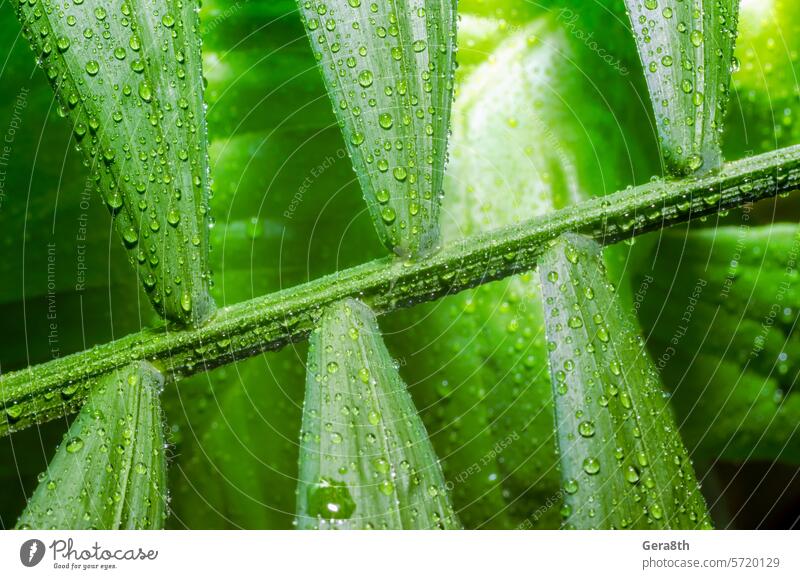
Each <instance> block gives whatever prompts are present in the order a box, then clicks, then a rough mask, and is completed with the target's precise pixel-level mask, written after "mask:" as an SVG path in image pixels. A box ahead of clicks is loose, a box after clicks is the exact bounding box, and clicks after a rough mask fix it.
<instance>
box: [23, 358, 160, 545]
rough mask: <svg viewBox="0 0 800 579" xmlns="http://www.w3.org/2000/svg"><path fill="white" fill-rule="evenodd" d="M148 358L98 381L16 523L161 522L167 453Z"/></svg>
mask: <svg viewBox="0 0 800 579" xmlns="http://www.w3.org/2000/svg"><path fill="white" fill-rule="evenodd" d="M163 383H164V379H163V377H162V376H161V374H159V373H158V371H156V370H155V368H153V367H152V366H150V365H149V364H147V363H139V364H135V365H131V366H128V367H126V368H124V369H122V370H119V371H118V372H114V373H113V374H111V375H109V376H107V377H105V378H104V379H103V380H102V381H100V382H99V383H98V384H97V386H96V389H95V390H94V392H93V394H92V395H91V397H90V398H89V400H88V401H87V402H86V405H85V406H84V407H83V410H81V413H80V414H79V415H78V417H77V418H76V419H75V422H74V423H73V424H72V426H71V427H70V429H69V431H68V432H67V433H66V435H65V436H64V441H63V442H62V443H61V445H60V446H59V447H58V449H57V451H56V455H55V457H53V460H52V461H50V465H49V466H48V467H47V471H46V472H44V473H42V475H41V476H40V482H39V486H38V487H37V488H36V491H35V492H34V494H33V497H31V499H30V501H28V506H27V507H26V509H25V512H24V513H22V516H20V518H19V521H18V522H17V527H18V528H20V529H51V528H52V529H160V528H162V527H163V525H164V517H165V516H166V496H167V489H166V458H165V455H164V446H165V444H164V426H163V417H162V414H161V402H160V400H159V396H160V394H161V388H162V386H163Z"/></svg>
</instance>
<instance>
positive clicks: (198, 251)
mask: <svg viewBox="0 0 800 579" xmlns="http://www.w3.org/2000/svg"><path fill="white" fill-rule="evenodd" d="M17 6H18V8H17V10H18V15H19V18H20V20H21V21H22V23H23V33H24V34H25V36H26V37H27V38H28V40H29V41H30V42H31V45H32V46H33V48H34V51H35V52H36V53H37V54H38V56H39V63H40V65H41V67H42V68H43V70H44V71H45V74H46V75H47V77H48V79H49V80H50V82H51V84H52V85H53V87H54V89H55V91H56V95H57V98H58V113H59V114H60V115H61V116H65V117H69V118H70V119H71V121H72V123H73V131H74V140H75V143H76V146H77V147H78V148H80V149H81V150H82V151H83V152H84V153H85V164H86V166H87V168H88V169H89V171H90V172H91V175H92V178H93V179H94V181H95V183H96V186H97V188H98V190H99V191H100V193H101V195H102V197H103V199H104V201H105V203H106V205H107V206H108V209H109V211H110V212H111V213H112V215H113V216H114V220H115V225H116V229H117V231H118V232H119V234H120V236H121V238H122V241H123V243H124V245H125V247H126V248H127V249H128V250H129V254H130V260H131V263H132V264H133V265H134V266H135V267H137V268H138V269H139V272H140V277H141V279H142V283H143V285H144V287H145V289H146V290H147V293H148V295H149V296H150V298H151V301H152V303H153V304H154V305H155V307H156V309H157V310H158V311H159V312H161V313H163V314H164V315H165V316H166V317H168V318H170V319H174V320H180V321H184V322H187V321H189V322H197V321H199V320H202V319H203V318H205V317H207V316H208V315H209V314H210V312H211V311H213V303H212V302H211V300H210V298H209V297H208V291H207V290H208V286H209V281H210V280H209V271H208V266H207V252H208V242H207V237H208V232H207V223H208V200H209V196H210V177H209V165H208V156H207V151H206V140H207V139H206V128H205V120H204V119H205V111H204V109H203V101H202V88H203V81H202V73H201V69H200V37H199V29H198V26H199V24H198V18H197V13H196V10H195V8H196V4H195V2H193V1H191V0H179V1H174V2H171V1H167V0H157V1H155V2H148V3H147V4H146V5H145V4H144V3H142V2H140V1H139V0H126V1H124V2H122V3H119V4H115V5H114V6H110V5H108V4H107V3H104V2H101V1H100V0H67V1H66V2H59V3H56V2H54V1H53V0H40V1H37V2H20V3H18V5H17Z"/></svg>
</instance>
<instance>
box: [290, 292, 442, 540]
mask: <svg viewBox="0 0 800 579" xmlns="http://www.w3.org/2000/svg"><path fill="white" fill-rule="evenodd" d="M300 444H301V452H300V484H299V486H298V497H297V505H298V507H297V513H298V525H299V526H300V527H301V528H357V529H429V528H453V527H457V526H458V522H457V520H456V518H455V515H454V513H453V511H452V507H451V505H450V503H449V500H448V498H447V493H446V489H445V484H444V480H443V476H442V472H441V469H440V467H439V464H438V461H437V459H436V456H435V454H434V452H433V448H432V447H431V444H430V441H429V440H428V435H427V433H426V432H425V428H424V426H423V425H422V421H421V420H420V418H419V416H418V415H417V412H416V409H415V408H414V405H413V402H412V401H411V397H410V396H409V394H408V392H407V391H406V386H405V384H404V383H403V381H402V379H401V378H400V375H399V374H398V372H397V367H396V362H395V361H394V360H393V359H392V358H391V356H390V355H389V352H388V351H387V350H386V347H385V346H384V344H383V341H382V338H381V335H380V330H379V329H378V326H377V322H376V320H375V316H374V314H373V313H372V312H371V310H369V308H367V306H365V305H364V304H363V303H361V302H357V301H353V300H348V301H346V302H342V303H339V304H337V305H334V306H332V307H331V308H330V309H329V310H327V311H326V313H325V314H324V315H323V318H322V320H321V323H320V326H319V328H318V329H317V330H316V331H315V332H314V334H313V335H312V338H311V348H310V351H309V364H308V378H307V383H306V399H305V403H304V407H303V428H302V432H301V435H300Z"/></svg>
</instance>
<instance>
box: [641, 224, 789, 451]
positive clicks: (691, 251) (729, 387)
mask: <svg viewBox="0 0 800 579" xmlns="http://www.w3.org/2000/svg"><path fill="white" fill-rule="evenodd" d="M748 219H750V218H749V217H748ZM799 248H800V232H798V228H797V225H794V224H792V225H788V224H776V225H772V226H764V227H751V228H743V227H741V226H740V227H730V226H729V227H717V228H714V229H706V230H699V231H692V232H691V233H689V234H688V235H687V234H686V233H685V232H678V231H671V232H669V233H668V234H666V235H663V236H662V237H661V240H660V243H659V246H658V253H649V254H648V263H650V264H651V265H652V267H651V268H649V269H647V270H644V271H643V272H642V276H641V278H640V283H639V287H640V288H641V290H640V292H639V293H640V295H641V296H642V299H641V300H639V301H638V303H639V312H640V317H641V320H642V325H643V327H644V328H645V329H646V334H647V336H648V348H649V349H650V352H651V353H652V355H653V357H654V359H656V360H657V361H658V364H659V368H660V369H661V372H662V374H663V376H664V382H665V384H666V386H667V387H668V388H669V390H670V391H671V392H673V395H672V400H673V404H674V407H675V410H676V413H677V415H678V417H679V419H680V424H681V433H682V434H683V436H684V438H685V440H686V443H687V446H688V447H689V449H690V450H691V452H692V455H693V456H698V457H703V458H706V459H708V460H710V461H718V460H727V461H733V462H737V463H739V462H743V461H748V460H769V461H773V460H781V461H784V462H788V463H791V464H797V463H798V461H800V431H798V428H797V417H798V413H800V392H798V391H797V381H798V378H800V368H798V366H797V364H796V360H797V359H798V358H800V335H798V332H797V321H798V312H799V311H800V276H798V273H797V267H796V266H797V264H796V260H797V255H798V249H799ZM676 256H680V258H679V259H676Z"/></svg>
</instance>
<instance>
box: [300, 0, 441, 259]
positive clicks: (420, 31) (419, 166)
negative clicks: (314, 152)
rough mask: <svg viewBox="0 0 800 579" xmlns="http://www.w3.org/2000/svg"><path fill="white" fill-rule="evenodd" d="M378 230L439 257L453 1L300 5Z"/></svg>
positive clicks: (335, 0) (412, 251) (415, 251)
mask: <svg viewBox="0 0 800 579" xmlns="http://www.w3.org/2000/svg"><path fill="white" fill-rule="evenodd" d="M298 5H299V6H300V10H301V14H302V16H303V20H304V23H305V26H306V29H307V31H308V36H309V39H310V40H311V45H312V49H313V51H314V53H315V56H316V58H317V60H318V61H319V64H320V69H321V71H322V74H323V76H324V78H325V83H326V85H327V88H328V92H329V94H330V97H331V101H332V102H333V107H334V110H335V112H336V114H337V118H338V120H339V124H340V126H341V128H342V132H343V134H344V138H345V141H346V143H347V148H348V151H349V153H350V156H351V157H352V160H353V165H354V168H355V170H356V174H357V176H358V179H359V183H360V184H361V189H362V192H363V194H364V199H365V200H366V202H367V207H368V208H369V212H370V215H371V216H372V220H373V223H374V224H375V228H376V230H377V232H378V235H379V236H380V238H381V241H382V242H383V243H384V245H386V247H387V248H389V249H390V250H392V251H394V252H395V253H397V254H398V255H401V256H404V257H416V256H420V255H424V254H426V253H428V252H430V251H432V250H434V249H435V248H436V247H437V245H438V241H439V206H440V202H441V196H442V179H443V174H444V164H445V157H446V154H447V131H448V126H449V120H450V104H451V101H452V96H453V80H452V77H453V69H454V66H455V39H456V9H455V2H454V1H453V0H413V1H410V2H403V3H398V2H384V3H381V4H378V3H375V2H369V1H367V0H363V1H362V0H332V1H331V0H326V1H320V0H298Z"/></svg>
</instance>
